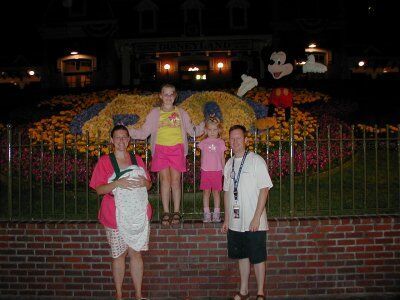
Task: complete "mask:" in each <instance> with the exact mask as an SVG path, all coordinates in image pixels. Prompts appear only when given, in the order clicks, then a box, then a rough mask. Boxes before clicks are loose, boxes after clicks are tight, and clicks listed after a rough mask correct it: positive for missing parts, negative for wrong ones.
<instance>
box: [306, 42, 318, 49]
mask: <svg viewBox="0 0 400 300" xmlns="http://www.w3.org/2000/svg"><path fill="white" fill-rule="evenodd" d="M316 47H317V44H316V43H310V45H308V48H316Z"/></svg>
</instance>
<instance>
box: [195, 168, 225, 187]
mask: <svg viewBox="0 0 400 300" xmlns="http://www.w3.org/2000/svg"><path fill="white" fill-rule="evenodd" d="M200 190H202V191H204V190H214V191H222V170H220V171H204V170H201V172H200Z"/></svg>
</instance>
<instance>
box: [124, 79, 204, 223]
mask: <svg viewBox="0 0 400 300" xmlns="http://www.w3.org/2000/svg"><path fill="white" fill-rule="evenodd" d="M176 96H177V93H176V89H175V86H173V85H171V84H165V85H163V86H162V87H161V92H160V95H159V97H160V99H161V106H160V107H156V108H154V109H152V110H151V111H150V113H149V114H148V115H147V117H146V121H145V123H144V124H143V126H142V127H141V128H140V129H130V130H129V133H130V135H131V137H132V138H134V139H141V140H143V139H146V138H147V137H148V136H149V135H151V138H150V143H151V151H152V156H153V157H152V164H151V171H152V172H159V174H160V181H161V200H162V204H163V210H164V213H163V215H162V218H161V224H162V225H164V226H169V225H170V224H173V225H176V224H179V223H180V222H181V215H180V213H179V206H180V202H181V173H182V172H185V171H186V155H187V153H188V141H187V135H188V134H189V135H190V136H194V135H196V136H198V135H201V134H203V132H204V122H202V123H201V124H199V125H198V126H196V127H194V126H193V124H192V122H191V121H190V117H189V115H188V114H187V112H186V111H184V110H183V109H181V108H178V107H176V106H174V101H175V99H176ZM171 191H172V198H173V203H174V208H173V209H174V211H173V214H172V215H171V214H170V211H169V201H170V192H171Z"/></svg>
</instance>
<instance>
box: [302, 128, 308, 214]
mask: <svg viewBox="0 0 400 300" xmlns="http://www.w3.org/2000/svg"><path fill="white" fill-rule="evenodd" d="M306 132H307V126H306V125H304V131H303V156H304V215H305V216H306V215H307V135H306V134H305V133H306Z"/></svg>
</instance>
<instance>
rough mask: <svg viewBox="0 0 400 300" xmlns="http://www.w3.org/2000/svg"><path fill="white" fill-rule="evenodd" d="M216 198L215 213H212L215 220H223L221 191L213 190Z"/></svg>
mask: <svg viewBox="0 0 400 300" xmlns="http://www.w3.org/2000/svg"><path fill="white" fill-rule="evenodd" d="M212 193H213V198H214V213H213V215H212V221H213V222H217V223H219V222H221V193H220V191H216V190H213V191H212Z"/></svg>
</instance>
